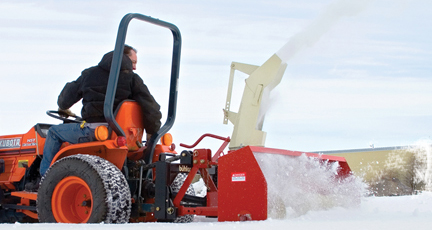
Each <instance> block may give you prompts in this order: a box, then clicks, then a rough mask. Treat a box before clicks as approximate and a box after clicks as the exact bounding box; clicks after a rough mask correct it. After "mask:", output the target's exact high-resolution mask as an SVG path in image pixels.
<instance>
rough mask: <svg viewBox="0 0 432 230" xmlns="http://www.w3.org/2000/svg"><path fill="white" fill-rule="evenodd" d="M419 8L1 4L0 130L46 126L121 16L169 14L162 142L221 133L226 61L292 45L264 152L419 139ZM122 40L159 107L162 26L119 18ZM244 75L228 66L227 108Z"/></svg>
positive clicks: (424, 110) (284, 3) (91, 1)
mask: <svg viewBox="0 0 432 230" xmlns="http://www.w3.org/2000/svg"><path fill="white" fill-rule="evenodd" d="M431 9H432V2H430V1H427V0H412V1H407V0H396V1H390V0H375V1H374V0H369V1H347V0H320V1H318V0H311V1H307V2H304V1H293V0H270V1H244V0H240V1H225V0H219V1H212V0H210V1H197V0H192V1H164V0H162V1H138V0H131V1H126V2H125V1H116V0H107V1H102V0H86V1H84V0H74V1H69V0H61V1H54V0H50V1H38V0H31V1H30V0H21V1H20V0H18V1H9V0H2V1H1V2H0V51H1V52H0V69H2V70H3V71H2V73H1V74H0V87H1V90H0V105H1V112H0V135H7V134H18V133H25V132H27V131H28V130H29V129H30V128H31V127H32V126H33V125H34V124H36V123H52V124H58V123H59V121H57V120H54V119H52V118H49V117H48V116H47V115H46V114H45V112H46V111H47V110H55V109H57V105H56V101H57V97H58V94H59V93H60V91H61V89H62V87H63V86H64V85H65V84H66V83H67V82H70V81H73V80H75V79H76V78H77V77H79V75H80V73H81V71H82V70H83V69H85V68H88V67H90V66H94V65H96V64H97V63H98V62H99V61H100V59H101V58H102V56H103V54H104V53H106V52H108V51H111V50H112V49H113V48H114V44H115V38H116V33H117V29H118V25H119V22H120V20H121V18H122V17H123V16H124V15H125V14H127V13H132V12H133V13H141V14H144V15H148V16H152V17H155V18H159V19H161V20H164V21H167V22H170V23H173V24H175V25H176V26H177V27H178V28H179V29H180V31H181V34H182V41H183V43H182V56H181V67H180V81H179V87H178V94H179V97H178V106H177V118H176V121H175V124H174V127H173V128H172V129H171V131H170V132H171V133H172V134H173V136H174V142H175V143H185V144H191V143H193V142H194V141H195V140H196V139H198V137H199V136H200V135H202V134H204V133H213V134H217V135H220V136H230V135H231V132H232V125H230V124H229V125H224V124H222V121H223V112H222V109H223V108H224V106H225V100H226V92H227V88H228V78H229V71H230V65H231V62H232V61H236V62H242V63H247V64H253V65H261V64H263V63H264V62H265V61H266V60H267V59H268V58H270V57H271V56H272V55H273V54H274V53H276V52H278V51H280V50H281V49H282V48H283V47H285V45H286V44H294V48H295V52H291V53H287V54H286V55H287V56H288V57H289V58H287V60H286V62H287V65H288V67H287V69H286V71H285V74H284V76H283V79H282V81H281V83H280V84H279V85H278V86H277V87H276V88H275V89H274V90H273V91H272V93H271V103H270V104H269V105H268V107H269V109H268V111H267V114H266V120H265V122H264V126H263V131H265V132H267V140H266V146H267V147H273V148H282V149H289V150H298V151H324V150H340V149H356V148H368V147H369V146H370V145H374V146H375V147H391V146H401V145H410V144H414V143H416V142H417V141H418V140H421V139H430V135H431V132H430V130H429V128H430V127H431V126H432V122H431V118H432V107H431V106H430V105H431V104H432V94H431V93H430V89H431V88H432V78H431V75H432V65H431V64H432V45H431V43H430V40H431V39H430V38H431V37H432V29H431V28H432V25H431V24H432V15H431V14H430V10H431ZM295 38H297V41H300V42H298V43H293V41H294V40H295ZM126 42H127V43H128V44H130V45H132V46H134V47H136V48H137V49H138V66H137V71H136V73H137V74H139V75H140V76H141V77H142V78H143V79H144V82H145V83H146V84H147V85H148V87H149V88H150V91H151V93H152V94H153V95H154V97H155V98H156V100H157V101H158V102H159V104H161V107H162V111H163V113H164V114H166V108H167V104H168V84H169V62H170V58H171V57H170V55H171V43H172V36H171V34H170V32H169V31H168V30H166V29H163V28H156V27H154V26H152V25H149V24H146V23H143V22H140V21H132V23H131V24H130V26H129V33H128V37H127V40H126ZM236 74H237V73H236ZM246 77H247V76H245V75H242V74H238V75H236V81H235V86H234V94H233V105H232V106H231V109H232V110H233V111H235V107H236V105H237V106H238V104H239V102H240V97H241V95H242V91H243V87H244V80H245V79H246ZM80 109H81V105H80V104H77V105H75V106H74V107H73V108H72V110H73V111H74V112H76V113H79V111H80ZM165 118H166V116H164V118H163V121H164V119H165ZM219 144H220V142H219V141H210V142H204V143H203V145H202V146H200V147H203V148H206V147H209V146H210V147H211V148H217V146H218V145H219ZM214 151H215V150H214Z"/></svg>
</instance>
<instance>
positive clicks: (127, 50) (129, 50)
mask: <svg viewBox="0 0 432 230" xmlns="http://www.w3.org/2000/svg"><path fill="white" fill-rule="evenodd" d="M123 53H124V54H126V55H127V56H128V57H129V58H130V59H131V61H132V69H133V70H136V64H137V62H138V57H137V53H138V51H137V50H136V49H135V48H133V47H132V46H128V45H125V47H124V51H123Z"/></svg>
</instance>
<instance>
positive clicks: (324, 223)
mask: <svg viewBox="0 0 432 230" xmlns="http://www.w3.org/2000/svg"><path fill="white" fill-rule="evenodd" d="M431 226H432V193H431V192H423V193H421V194H419V195H415V196H399V197H365V198H363V199H362V202H361V204H360V206H359V207H351V208H333V209H331V210H326V211H311V212H308V213H307V214H305V215H303V216H300V217H296V218H290V219H283V220H273V219H269V220H266V221H257V222H223V223H222V222H217V220H216V219H209V218H196V220H195V222H194V223H189V224H171V223H170V224H168V223H140V224H122V225H107V224H84V225H83V224H20V223H15V224H2V225H0V229H26V230H27V229H31V230H51V229H63V230H69V229H70V230H73V229H81V230H85V229H91V230H98V229H103V230H112V229H152V230H156V229H176V230H192V229H201V230H202V229H209V230H211V229H248V230H249V229H270V228H272V229H296V230H299V229H308V230H309V229H320V230H325V229H332V230H334V229H350V230H357V229H359V230H360V229H364V230H372V229H380V230H385V229H392V230H395V229H413V230H414V229H415V230H419V229H431Z"/></svg>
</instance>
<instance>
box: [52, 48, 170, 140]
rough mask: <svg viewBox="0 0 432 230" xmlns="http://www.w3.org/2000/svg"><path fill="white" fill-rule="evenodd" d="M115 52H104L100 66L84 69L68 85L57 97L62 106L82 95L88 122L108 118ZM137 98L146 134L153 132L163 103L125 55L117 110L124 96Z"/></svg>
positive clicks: (116, 96)
mask: <svg viewBox="0 0 432 230" xmlns="http://www.w3.org/2000/svg"><path fill="white" fill-rule="evenodd" d="M112 58H113V52H109V53H107V54H105V55H104V56H103V58H102V60H101V61H100V62H99V64H98V65H97V66H94V67H90V68H88V69H86V70H84V71H82V73H81V76H80V77H79V78H78V79H77V80H75V81H73V82H69V83H67V84H66V85H65V87H64V88H63V90H62V92H61V93H60V95H59V97H58V101H57V104H58V106H59V108H60V109H68V108H70V107H71V106H72V105H73V104H75V103H76V102H78V101H79V100H80V99H81V98H82V99H83V100H82V103H83V107H82V110H81V116H82V118H83V119H84V120H85V121H86V122H106V121H105V117H104V112H103V105H104V101H105V93H106V90H107V84H108V78H109V71H110V68H111V61H112ZM127 99H132V100H134V101H136V102H138V103H139V104H140V106H141V108H142V111H143V115H144V117H143V119H144V127H145V129H146V133H147V134H154V133H155V132H157V131H158V130H159V128H160V126H161V122H160V119H161V117H162V115H161V112H160V106H159V104H158V103H157V102H156V101H155V99H154V98H153V96H152V95H151V94H150V92H149V90H148V88H147V86H146V85H145V84H144V82H143V80H142V79H141V78H140V77H139V76H138V75H137V74H135V73H134V72H133V71H132V61H131V60H130V59H129V57H127V56H126V55H123V60H122V65H121V70H120V76H119V80H118V84H117V92H116V95H115V101H114V111H115V109H116V108H117V106H118V105H119V104H120V102H122V101H123V100H127Z"/></svg>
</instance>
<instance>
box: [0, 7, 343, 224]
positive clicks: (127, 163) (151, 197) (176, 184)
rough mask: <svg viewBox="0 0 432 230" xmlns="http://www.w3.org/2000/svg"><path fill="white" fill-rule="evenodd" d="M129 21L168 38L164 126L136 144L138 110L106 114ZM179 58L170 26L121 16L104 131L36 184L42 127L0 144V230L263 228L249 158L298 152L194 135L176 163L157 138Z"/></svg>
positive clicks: (260, 195) (60, 157)
mask: <svg viewBox="0 0 432 230" xmlns="http://www.w3.org/2000/svg"><path fill="white" fill-rule="evenodd" d="M133 19H137V20H141V21H145V22H148V23H151V24H154V25H157V26H162V27H164V28H167V29H169V30H170V31H171V32H172V35H173V52H172V63H171V76H170V86H169V105H168V114H167V120H166V122H165V124H164V125H163V126H162V127H161V129H160V130H159V131H158V132H157V133H155V134H154V135H153V136H152V137H151V138H150V140H149V141H148V142H147V143H145V145H144V144H143V143H144V142H143V141H142V137H143V130H144V127H143V123H142V121H141V120H142V113H141V109H140V107H139V105H138V104H137V103H136V102H134V101H125V102H123V103H122V104H121V105H120V106H119V108H117V112H115V113H113V105H114V103H113V102H114V96H115V92H116V88H117V80H118V77H119V71H120V66H121V57H122V53H123V48H124V44H125V38H126V32H127V27H128V24H129V22H130V21H131V20H133ZM180 51H181V35H180V31H179V30H178V28H177V27H176V26H175V25H173V24H171V23H168V22H164V21H161V20H158V19H155V18H152V17H148V16H145V15H141V14H127V15H126V16H124V17H123V19H122V20H121V22H120V25H119V30H118V34H117V40H116V44H115V50H114V55H113V61H112V66H111V71H110V76H109V80H108V88H107V92H106V97H105V102H104V115H105V118H106V121H107V122H108V124H109V127H110V129H111V130H112V132H111V133H109V130H108V129H107V130H105V129H103V128H101V129H100V130H99V129H97V130H99V131H100V132H99V131H97V132H98V133H97V134H96V136H98V141H94V142H88V143H81V144H68V143H65V144H64V145H63V146H62V148H61V149H60V151H59V152H58V153H57V154H56V156H55V157H54V160H53V162H52V163H51V166H50V168H49V170H48V172H47V173H46V174H45V176H44V177H43V178H40V176H39V167H40V162H41V159H42V158H43V148H44V143H45V138H46V134H47V132H48V129H49V127H50V126H51V125H49V124H36V125H35V126H33V127H32V128H31V129H30V130H29V131H28V132H27V133H25V134H19V135H6V136H0V188H1V190H0V222H1V223H13V222H16V221H19V222H63V223H100V222H105V223H125V222H154V221H159V222H191V221H192V220H193V218H194V216H195V215H201V216H206V217H216V218H218V220H219V221H246V220H265V219H267V205H268V202H267V192H268V189H267V188H268V185H267V181H266V178H265V177H264V174H263V172H262V171H261V169H260V165H259V162H257V160H256V158H255V154H259V153H261V152H266V153H270V154H279V155H287V156H298V155H299V154H300V153H298V152H291V151H287V150H275V149H268V148H263V147H253V146H246V147H243V148H239V149H237V150H231V151H229V152H228V153H227V154H224V153H223V150H224V149H225V148H226V147H227V146H228V144H229V142H230V138H229V137H226V138H225V137H220V136H216V135H213V134H204V135H203V136H201V137H200V138H199V139H198V140H197V142H196V143H194V144H193V145H185V144H180V146H182V147H184V148H185V149H186V150H183V151H182V152H181V153H180V154H178V153H177V152H176V151H175V146H174V145H173V142H172V136H171V135H170V134H169V133H167V132H168V131H169V130H170V129H171V127H172V126H173V124H174V121H175V114H176V104H177V89H178V87H177V83H178V79H179V67H180ZM206 137H208V138H215V139H218V140H221V141H222V144H221V147H220V148H219V149H218V150H217V151H216V153H214V154H212V152H211V150H210V149H195V147H196V146H197V144H198V143H199V142H200V141H201V140H202V139H203V138H206ZM313 157H320V158H322V159H324V160H326V161H332V160H333V161H338V162H339V163H340V164H341V175H343V174H348V173H349V171H350V170H349V167H348V165H347V164H346V162H345V161H344V159H343V158H337V159H336V158H333V159H330V158H325V156H323V155H320V156H318V155H317V156H313ZM344 162H345V164H344ZM197 178H201V179H200V180H202V182H203V184H204V185H203V188H204V193H202V194H201V196H197V195H196V191H195V190H194V187H193V186H192V183H193V182H194V181H195V180H196V179H197Z"/></svg>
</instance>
